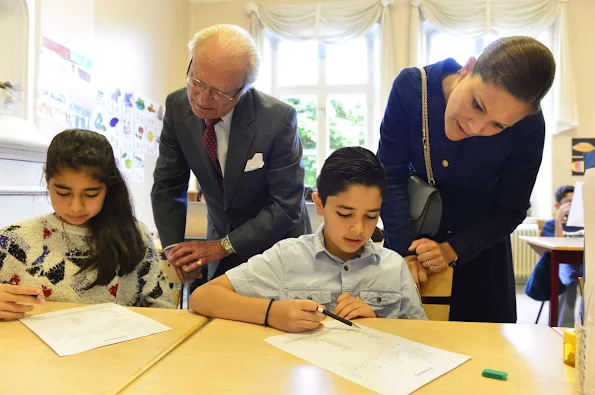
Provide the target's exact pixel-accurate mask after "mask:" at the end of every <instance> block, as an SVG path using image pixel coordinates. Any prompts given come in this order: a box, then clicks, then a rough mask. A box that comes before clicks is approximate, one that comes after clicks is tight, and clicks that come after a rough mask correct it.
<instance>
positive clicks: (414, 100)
mask: <svg viewBox="0 0 595 395" xmlns="http://www.w3.org/2000/svg"><path fill="white" fill-rule="evenodd" d="M420 84H421V82H420V72H419V70H417V69H415V68H408V69H404V70H403V71H401V73H399V75H398V76H397V78H395V80H394V82H393V86H392V89H391V92H390V96H389V99H388V104H387V107H386V111H385V113H384V118H383V120H382V124H381V125H380V142H379V145H378V159H379V160H380V162H382V164H383V165H384V169H385V170H386V176H387V183H386V185H387V186H386V192H385V195H384V200H383V202H382V210H381V216H382V222H383V224H384V231H385V247H387V248H390V249H391V250H394V251H396V252H398V253H399V254H400V255H401V256H407V255H411V253H410V252H408V247H409V245H410V244H411V241H412V240H413V224H412V222H411V217H410V215H409V195H408V193H407V180H408V178H409V162H410V159H409V131H410V128H411V125H410V122H409V115H408V114H409V108H411V106H412V105H415V104H417V105H419V106H421V92H420V90H421V88H420V87H421V85H420Z"/></svg>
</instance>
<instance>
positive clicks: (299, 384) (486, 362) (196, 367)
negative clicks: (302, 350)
mask: <svg viewBox="0 0 595 395" xmlns="http://www.w3.org/2000/svg"><path fill="white" fill-rule="evenodd" d="M357 322H358V323H359V324H363V325H366V326H369V327H372V328H376V329H379V330H382V331H385V332H389V333H392V334H395V335H399V336H402V337H405V338H408V339H411V340H414V341H419V342H421V343H425V344H427V345H430V346H434V347H440V348H443V349H445V350H448V351H453V352H458V353H462V354H466V355H470V356H472V359H471V360H470V361H468V362H466V363H465V364H463V365H461V366H460V367H458V368H456V369H455V370H453V371H451V372H449V373H447V374H446V375H444V376H442V377H440V378H438V379H436V380H434V381H433V382H431V383H429V384H428V385H426V386H425V387H422V388H421V389H419V390H418V391H417V392H416V393H415V394H416V395H417V394H473V395H475V394H482V395H483V394H497V395H500V394H507V395H508V394H523V395H525V394H556V395H562V394H571V393H573V390H574V375H575V372H574V369H572V368H570V367H568V366H566V365H564V363H563V362H562V351H561V350H562V339H561V338H560V336H559V335H558V334H557V333H556V332H554V331H553V330H552V329H551V328H549V327H547V326H543V325H521V324H504V325H500V324H483V323H462V322H441V321H412V320H389V319H364V320H357ZM278 334H281V332H280V331H277V330H275V329H272V328H264V327H262V326H258V325H251V324H245V323H239V322H233V321H226V320H220V319H215V320H213V321H211V322H210V323H209V325H207V326H206V327H204V328H203V329H202V330H201V331H200V332H198V333H197V334H196V335H195V336H193V338H192V339H190V340H188V341H187V342H186V343H184V344H183V345H182V346H181V347H179V348H178V349H177V350H176V351H174V352H173V353H172V354H170V356H169V357H167V358H166V359H164V360H163V361H161V362H160V363H159V364H158V365H156V366H155V367H154V368H153V369H151V370H150V371H149V372H148V373H147V374H146V375H144V376H142V377H141V378H140V379H139V380H138V381H136V382H135V383H134V384H133V385H132V386H131V387H130V388H129V389H128V390H127V391H126V392H125V394H149V393H164V392H165V391H166V392H167V393H178V394H180V393H202V394H218V395H219V394H243V395H244V394H255V395H256V394H258V395H261V394H307V395H315V394H321V395H328V394H372V393H374V392H372V391H370V390H367V389H366V388H364V387H361V386H359V385H358V384H355V383H353V382H351V381H349V380H346V379H344V378H342V377H339V376H337V375H335V374H333V373H330V372H328V371H326V370H324V369H322V368H319V367H317V366H314V365H311V364H309V363H307V362H305V361H303V360H301V359H299V358H297V357H295V356H293V355H291V354H288V353H286V352H284V351H281V350H280V349H277V348H275V347H273V346H271V345H269V344H268V343H265V342H264V341H263V339H265V338H267V337H270V336H274V335H278ZM485 368H491V369H498V370H503V371H506V372H508V373H509V376H508V380H507V381H498V380H493V379H488V378H484V377H482V376H481V372H482V371H483V369H485Z"/></svg>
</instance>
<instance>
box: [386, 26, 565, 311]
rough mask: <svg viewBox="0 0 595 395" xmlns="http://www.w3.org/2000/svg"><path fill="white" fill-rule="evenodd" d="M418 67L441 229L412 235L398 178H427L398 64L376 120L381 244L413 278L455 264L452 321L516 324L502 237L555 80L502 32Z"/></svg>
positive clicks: (525, 184)
mask: <svg viewBox="0 0 595 395" xmlns="http://www.w3.org/2000/svg"><path fill="white" fill-rule="evenodd" d="M424 69H425V71H426V74H427V87H428V100H427V101H428V121H429V136H430V138H429V141H430V157H431V165H432V170H433V173H434V174H433V175H434V179H435V182H436V187H437V188H438V190H439V191H440V195H441V197H442V202H443V209H442V218H441V223H440V229H439V231H438V233H437V234H436V235H435V236H433V237H432V238H429V237H421V236H420V237H418V238H415V237H414V234H413V225H412V222H411V219H410V214H409V201H408V192H407V180H408V177H409V175H410V174H411V173H413V174H416V175H417V176H419V177H421V178H422V179H424V180H426V181H427V176H426V167H425V164H424V151H423V147H422V110H421V108H422V105H421V73H420V70H419V69H418V68H407V69H404V70H403V71H401V73H400V74H399V75H398V76H397V78H396V79H395V81H394V83H393V86H392V90H391V94H390V97H389V101H388V105H387V108H386V112H385V114H384V119H383V121H382V125H381V127H380V144H379V148H378V157H379V159H380V160H381V161H382V163H383V164H384V166H385V168H386V172H387V176H388V180H387V181H388V185H387V190H386V195H385V198H384V202H383V205H382V213H381V214H382V221H383V223H384V231H385V243H386V246H387V247H388V248H391V249H393V250H395V251H397V252H398V253H400V254H401V255H402V256H403V257H405V259H406V261H407V263H408V265H409V268H410V270H411V272H412V275H413V277H414V279H416V281H418V280H420V281H421V282H422V283H423V282H424V281H425V279H426V275H432V273H436V272H441V271H443V270H445V269H446V268H447V267H448V266H449V265H451V266H453V267H454V278H453V288H452V296H451V298H450V305H451V308H450V319H451V320H454V321H477V322H516V319H517V317H516V298H515V287H514V273H513V266H512V254H511V247H510V234H511V233H512V232H513V231H514V229H515V228H516V227H517V225H518V224H520V223H521V222H522V221H523V220H524V219H525V216H526V213H527V210H528V209H529V207H530V203H529V198H530V196H531V191H532V189H533V185H534V184H535V178H536V177H537V172H538V170H539V166H540V164H541V157H542V153H543V144H544V138H545V122H544V118H543V114H542V112H541V108H540V101H541V99H542V98H543V97H544V96H545V94H546V93H547V92H548V90H549V88H550V87H551V85H552V83H553V80H554V74H555V61H554V58H553V56H552V53H551V52H550V51H549V50H548V49H547V47H545V46H544V45H543V44H541V43H540V42H539V41H537V40H535V39H533V38H530V37H508V38H503V39H500V40H497V41H495V42H494V43H492V44H491V45H489V46H488V47H487V48H486V49H485V50H484V52H483V53H482V54H481V56H479V58H478V59H475V58H470V59H469V60H468V61H467V63H466V64H465V65H464V66H463V67H461V66H460V65H459V64H457V62H455V61H454V60H453V59H446V60H444V61H441V62H438V63H436V64H433V65H429V66H426V67H425V68H424Z"/></svg>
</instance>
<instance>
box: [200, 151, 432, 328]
mask: <svg viewBox="0 0 595 395" xmlns="http://www.w3.org/2000/svg"><path fill="white" fill-rule="evenodd" d="M317 184H318V191H317V192H314V193H313V195H312V198H313V200H314V203H315V204H316V209H317V213H318V215H322V216H324V224H322V225H321V226H320V227H319V228H318V230H317V231H316V233H315V234H311V235H304V236H301V237H299V238H297V239H287V240H282V241H280V242H278V243H277V244H275V245H274V246H273V247H271V248H270V249H268V250H267V251H265V252H264V253H263V254H262V255H257V256H254V257H252V258H251V259H250V260H248V261H247V262H246V263H244V264H242V265H240V266H238V267H236V268H234V269H231V270H229V271H228V272H227V273H226V274H224V275H222V276H220V277H218V278H216V279H214V280H212V281H210V282H208V283H206V284H204V285H203V286H201V287H199V288H197V289H196V290H195V291H194V293H193V294H192V297H191V299H190V308H191V309H192V310H194V311H196V312H197V313H199V314H203V315H206V316H210V317H217V318H225V319H231V320H237V321H245V322H251V323H255V324H265V325H270V326H272V327H275V328H277V329H281V330H284V331H287V332H302V331H308V330H313V329H318V328H321V327H322V324H321V323H320V321H322V320H323V319H324V318H325V316H324V315H322V314H320V313H318V312H316V308H317V307H318V306H319V305H323V306H325V307H326V309H327V310H330V311H333V312H334V313H335V314H337V315H339V316H340V317H342V318H346V319H349V320H350V319H353V318H357V317H369V318H374V317H386V318H413V319H427V317H426V314H425V312H424V310H423V308H422V306H421V301H420V297H419V294H418V293H417V288H416V286H415V283H414V282H413V278H412V277H411V274H410V272H409V269H408V268H407V264H406V263H405V261H404V260H403V258H402V257H401V256H400V255H399V254H397V253H396V252H394V251H391V250H389V249H386V248H383V247H380V246H377V245H375V244H374V243H372V241H371V240H370V237H371V236H372V233H374V229H375V228H376V223H377V222H378V216H379V214H380V207H381V205H382V198H383V196H384V192H385V189H386V173H385V171H384V168H383V167H382V165H381V164H380V162H379V161H378V159H377V158H376V155H374V154H373V153H372V152H370V151H369V150H367V149H365V148H361V147H346V148H341V149H338V150H336V151H335V152H333V153H332V154H331V155H330V156H329V157H328V159H327V160H326V161H325V163H324V166H323V167H322V170H321V172H320V176H319V177H318V182H317Z"/></svg>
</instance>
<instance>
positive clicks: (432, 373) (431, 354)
mask: <svg viewBox="0 0 595 395" xmlns="http://www.w3.org/2000/svg"><path fill="white" fill-rule="evenodd" d="M358 326H359V329H356V328H352V327H349V326H346V325H345V324H342V323H340V322H337V321H327V322H325V323H324V329H321V330H320V331H316V332H309V333H305V334H304V333H299V334H296V333H291V334H285V335H279V336H273V337H269V338H268V339H265V341H266V342H267V343H269V344H272V345H273V346H275V347H278V348H280V349H282V350H284V351H286V352H288V353H290V354H293V355H295V356H297V357H299V358H302V359H304V360H306V361H308V362H310V363H312V364H314V365H318V366H320V367H322V368H324V369H327V370H329V371H331V372H333V373H335V374H337V375H339V376H341V377H344V378H346V379H348V380H351V381H353V382H355V383H357V384H359V385H362V386H364V387H366V388H369V389H371V390H373V391H376V392H379V393H381V394H390V395H401V394H410V393H412V392H413V391H415V390H416V389H418V388H420V387H422V386H423V385H425V384H427V383H429V382H430V381H432V380H434V379H435V378H437V377H439V376H441V375H443V374H445V373H446V372H448V371H450V370H452V369H454V368H456V367H457V366H459V365H460V364H462V363H463V362H465V361H467V360H468V359H469V358H470V357H468V356H466V355H461V354H455V353H452V352H449V351H444V350H440V349H437V348H434V347H430V346H426V345H424V344H421V343H417V342H414V341H411V340H407V339H404V338H402V337H399V336H395V335H391V334H388V333H384V332H381V331H378V330H375V329H372V328H368V327H365V326H362V325H359V324H358Z"/></svg>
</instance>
